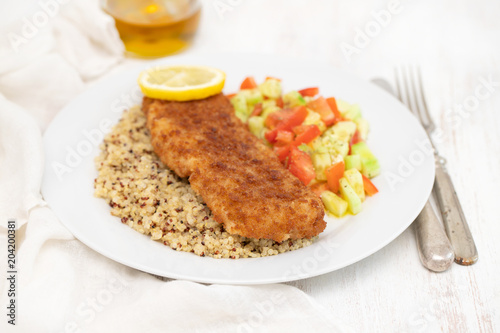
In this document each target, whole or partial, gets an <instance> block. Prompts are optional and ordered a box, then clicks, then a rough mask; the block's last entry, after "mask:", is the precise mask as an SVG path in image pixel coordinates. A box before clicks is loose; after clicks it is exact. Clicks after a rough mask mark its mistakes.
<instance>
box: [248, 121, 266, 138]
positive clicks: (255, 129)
mask: <svg viewBox="0 0 500 333" xmlns="http://www.w3.org/2000/svg"><path fill="white" fill-rule="evenodd" d="M264 120H265V119H264V118H262V117H257V116H254V117H250V118H248V128H249V129H250V132H252V134H253V135H255V136H256V137H258V138H259V139H262V138H263V136H262V133H263V131H262V130H263V129H264Z"/></svg>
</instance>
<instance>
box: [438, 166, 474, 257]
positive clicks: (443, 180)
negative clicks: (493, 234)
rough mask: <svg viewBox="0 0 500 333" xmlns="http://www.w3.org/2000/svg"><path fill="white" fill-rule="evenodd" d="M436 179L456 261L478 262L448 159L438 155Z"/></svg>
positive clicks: (440, 205)
mask: <svg viewBox="0 0 500 333" xmlns="http://www.w3.org/2000/svg"><path fill="white" fill-rule="evenodd" d="M436 160H437V162H436V181H435V183H434V191H435V194H436V198H437V200H438V203H439V207H440V209H441V214H442V216H443V224H444V226H445V229H446V233H447V234H448V238H449V239H450V242H451V245H452V246H453V250H454V252H455V262H456V263H457V264H460V265H464V266H468V265H472V264H474V263H476V261H477V259H478V257H477V249H476V244H475V243H474V239H473V238H472V234H471V232H470V230H469V225H468V224H467V221H466V220H465V216H464V213H463V211H462V206H461V205H460V202H459V201H458V197H457V193H456V192H455V187H454V186H453V183H452V182H451V178H450V175H449V174H448V171H447V170H446V161H445V160H444V158H442V157H440V156H436Z"/></svg>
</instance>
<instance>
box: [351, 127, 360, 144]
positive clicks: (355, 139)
mask: <svg viewBox="0 0 500 333" xmlns="http://www.w3.org/2000/svg"><path fill="white" fill-rule="evenodd" d="M361 141H363V140H361V135H360V134H359V132H358V130H356V132H354V135H353V136H352V138H351V146H352V145H355V144H356V143H358V142H361Z"/></svg>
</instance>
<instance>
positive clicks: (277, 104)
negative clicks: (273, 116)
mask: <svg viewBox="0 0 500 333" xmlns="http://www.w3.org/2000/svg"><path fill="white" fill-rule="evenodd" d="M276 106H277V107H279V108H283V98H281V96H280V97H278V98H277V99H276Z"/></svg>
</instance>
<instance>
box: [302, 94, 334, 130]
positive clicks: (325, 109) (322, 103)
mask: <svg viewBox="0 0 500 333" xmlns="http://www.w3.org/2000/svg"><path fill="white" fill-rule="evenodd" d="M307 107H308V108H310V109H311V110H313V111H314V112H317V113H319V115H320V117H321V120H323V122H324V123H325V125H326V126H330V125H333V123H334V122H335V115H334V114H333V111H332V109H330V106H329V105H328V103H327V102H326V100H325V99H324V98H323V97H318V98H316V99H315V100H313V101H310V102H309V103H307Z"/></svg>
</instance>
